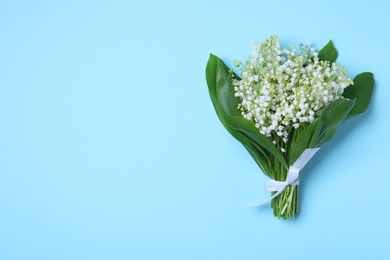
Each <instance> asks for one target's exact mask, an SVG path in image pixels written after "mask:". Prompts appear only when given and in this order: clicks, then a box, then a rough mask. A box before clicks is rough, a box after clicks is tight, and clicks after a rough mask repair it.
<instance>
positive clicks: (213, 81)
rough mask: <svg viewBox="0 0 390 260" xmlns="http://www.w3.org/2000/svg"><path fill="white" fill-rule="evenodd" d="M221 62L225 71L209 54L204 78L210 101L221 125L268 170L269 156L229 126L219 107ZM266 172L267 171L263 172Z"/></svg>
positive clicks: (226, 68)
mask: <svg viewBox="0 0 390 260" xmlns="http://www.w3.org/2000/svg"><path fill="white" fill-rule="evenodd" d="M220 64H222V66H223V67H224V69H225V72H226V73H227V71H228V67H227V66H226V65H225V64H224V63H223V61H222V60H220V59H219V58H218V57H217V56H215V55H213V54H211V55H210V58H209V61H208V63H207V67H206V80H207V85H208V88H209V94H210V98H211V101H212V103H213V106H214V109H215V111H216V113H217V115H218V118H219V120H220V121H221V123H222V124H223V126H224V127H225V128H226V130H228V132H229V133H230V134H231V135H232V136H233V137H234V138H236V139H237V140H238V141H240V142H241V143H242V144H243V145H244V147H245V148H246V149H247V150H248V152H249V154H250V155H251V156H252V157H253V159H254V160H255V161H256V163H257V164H258V165H259V167H260V168H261V169H262V170H263V171H265V170H268V171H269V167H267V165H268V164H269V158H268V157H267V156H265V155H264V154H263V153H261V152H260V151H258V150H257V149H256V148H254V147H253V145H252V144H251V142H250V140H249V139H248V137H246V136H245V135H244V134H242V133H241V132H239V131H238V130H235V129H233V128H231V127H230V126H229V125H228V124H227V123H226V120H225V114H224V112H223V110H222V108H221V105H220V104H219V102H218V98H217V91H216V90H217V69H218V67H219V66H220ZM264 173H268V172H264Z"/></svg>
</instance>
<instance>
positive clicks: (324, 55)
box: [318, 40, 338, 63]
mask: <svg viewBox="0 0 390 260" xmlns="http://www.w3.org/2000/svg"><path fill="white" fill-rule="evenodd" d="M337 55H338V54H337V50H336V48H335V47H334V45H333V42H332V40H330V41H329V42H328V44H327V45H325V47H324V48H322V49H321V50H320V51H319V52H318V58H319V59H320V60H324V61H325V60H327V61H329V62H330V63H333V62H335V61H336V59H337Z"/></svg>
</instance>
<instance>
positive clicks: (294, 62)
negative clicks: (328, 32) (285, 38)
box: [230, 35, 352, 143]
mask: <svg viewBox="0 0 390 260" xmlns="http://www.w3.org/2000/svg"><path fill="white" fill-rule="evenodd" d="M253 45H254V52H253V57H251V56H249V59H248V60H246V61H245V64H242V63H241V62H238V61H234V65H235V66H236V67H240V71H239V72H238V73H239V75H240V76H241V78H242V79H241V80H237V79H235V78H234V75H233V71H232V70H231V71H230V75H231V80H232V84H233V87H234V90H235V95H236V97H239V98H240V100H241V104H239V106H238V109H240V110H241V111H242V113H241V114H242V116H243V117H245V118H247V119H249V120H252V121H254V122H255V123H256V127H257V128H258V129H259V131H260V133H262V134H264V135H266V136H268V137H270V136H271V135H272V133H274V134H275V135H276V136H277V137H279V138H280V139H282V140H283V141H284V143H286V142H287V140H288V135H289V130H290V129H291V128H298V127H300V126H301V125H304V124H307V123H309V122H310V123H311V122H313V120H314V119H315V118H316V117H318V116H319V115H320V113H321V111H322V110H323V109H324V108H325V107H326V106H327V105H328V104H329V103H331V102H332V101H334V100H337V99H339V98H340V97H341V95H342V93H343V91H344V88H345V87H347V86H348V85H350V84H352V80H351V79H350V78H347V77H346V76H347V72H348V71H347V70H345V69H344V66H342V67H341V65H340V64H339V63H337V64H335V63H332V64H331V63H329V62H328V61H320V60H319V57H318V52H316V51H315V48H310V42H308V43H307V44H302V43H299V53H298V52H297V50H296V49H294V46H293V45H291V44H289V47H290V48H289V50H287V49H283V50H281V48H280V40H279V39H278V38H277V37H276V36H275V35H272V36H270V38H269V39H268V38H267V39H265V40H264V41H263V42H262V43H258V42H254V43H253Z"/></svg>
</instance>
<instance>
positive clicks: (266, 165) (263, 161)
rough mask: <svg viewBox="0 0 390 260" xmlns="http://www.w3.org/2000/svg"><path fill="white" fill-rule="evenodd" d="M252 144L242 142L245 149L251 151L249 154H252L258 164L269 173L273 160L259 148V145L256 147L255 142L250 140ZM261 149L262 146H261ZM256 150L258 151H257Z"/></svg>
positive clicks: (265, 172)
mask: <svg viewBox="0 0 390 260" xmlns="http://www.w3.org/2000/svg"><path fill="white" fill-rule="evenodd" d="M250 143H251V144H250V145H249V146H248V145H245V144H242V145H243V146H244V147H245V149H246V150H247V151H248V152H249V154H250V155H251V156H252V158H253V159H254V160H255V162H256V163H257V165H258V166H259V167H260V169H261V170H262V171H263V172H264V174H266V175H269V173H270V172H271V171H270V168H271V162H270V160H269V158H268V156H267V155H266V154H265V153H264V151H262V150H261V152H260V151H259V150H257V148H259V147H257V148H256V147H255V144H254V143H253V142H250ZM260 149H261V148H260ZM255 151H258V152H257V153H256V152H255Z"/></svg>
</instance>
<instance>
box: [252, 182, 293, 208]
mask: <svg viewBox="0 0 390 260" xmlns="http://www.w3.org/2000/svg"><path fill="white" fill-rule="evenodd" d="M285 188H286V186H283V187H282V188H280V189H279V190H278V192H276V193H275V194H274V195H273V196H272V197H271V198H269V199H266V200H257V201H255V202H252V203H249V204H247V205H245V207H257V206H260V205H263V204H265V203H267V202H268V201H271V200H272V199H273V198H275V197H277V196H279V194H280V193H282V191H284V189H285Z"/></svg>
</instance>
